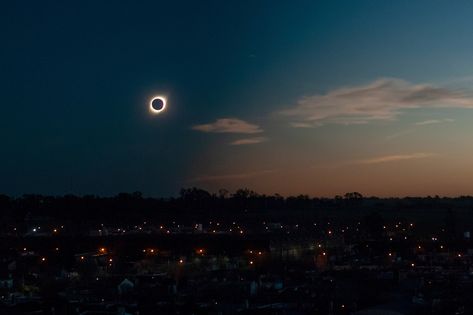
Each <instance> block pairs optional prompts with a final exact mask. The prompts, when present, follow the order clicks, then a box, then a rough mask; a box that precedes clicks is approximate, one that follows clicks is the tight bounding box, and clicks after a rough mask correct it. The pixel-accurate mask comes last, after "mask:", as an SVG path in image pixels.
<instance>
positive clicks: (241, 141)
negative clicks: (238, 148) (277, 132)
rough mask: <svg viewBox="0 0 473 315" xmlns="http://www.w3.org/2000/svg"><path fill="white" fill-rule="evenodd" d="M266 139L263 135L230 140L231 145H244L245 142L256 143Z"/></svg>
mask: <svg viewBox="0 0 473 315" xmlns="http://www.w3.org/2000/svg"><path fill="white" fill-rule="evenodd" d="M267 140H268V139H267V138H265V137H255V138H246V139H239V140H235V141H233V142H231V143H230V144H231V145H246V144H257V143H261V142H265V141H267Z"/></svg>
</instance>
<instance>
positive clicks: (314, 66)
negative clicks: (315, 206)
mask: <svg viewBox="0 0 473 315" xmlns="http://www.w3.org/2000/svg"><path fill="white" fill-rule="evenodd" d="M472 15H473V3H472V2H471V1H461V0H459V1H440V0H438V1H437V0H425V1H423V0H415V1H412V0H411V1H407V0H399V1H379V0H370V1H365V0H359V1H341V0H334V1H302V0H301V1H274V0H272V1H260V0H251V1H250V0H247V1H5V2H2V3H1V4H0V39H1V42H2V45H1V47H2V49H0V95H1V98H0V135H1V146H0V193H4V194H9V195H14V196H19V195H22V194H26V193H40V194H50V195H63V194H71V193H72V194H79V195H84V194H97V195H114V194H117V193H119V192H125V191H126V192H132V191H141V192H143V194H144V195H146V196H154V197H159V196H172V195H176V194H177V193H178V192H179V189H180V188H181V187H193V186H196V187H201V188H204V189H207V190H209V191H212V192H215V191H217V190H218V189H220V188H225V189H228V190H230V191H232V190H235V189H238V188H241V187H247V188H249V189H253V190H255V191H257V192H260V193H266V194H274V193H279V194H281V195H291V194H309V195H311V196H324V197H333V196H335V195H337V194H340V195H342V194H344V193H346V192H350V191H358V192H360V193H362V194H363V195H375V196H380V197H385V196H426V195H441V196H457V195H467V194H470V195H471V194H473V141H472V138H471V136H472V135H473V86H472V83H473V58H471V56H473V41H472V40H471V34H472V32H473V19H472V18H471V17H472ZM155 95H163V96H165V97H166V98H167V106H166V110H165V111H163V112H162V113H160V114H159V115H153V114H152V113H150V111H149V106H148V105H149V104H148V103H149V101H150V99H151V98H152V97H153V96H155Z"/></svg>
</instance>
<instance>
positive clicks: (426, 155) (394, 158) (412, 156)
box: [353, 153, 436, 164]
mask: <svg viewBox="0 0 473 315" xmlns="http://www.w3.org/2000/svg"><path fill="white" fill-rule="evenodd" d="M433 156H436V154H434V153H412V154H397V155H386V156H380V157H375V158H370V159H365V160H359V161H355V162H354V163H353V164H379V163H389V162H398V161H405V160H417V159H425V158H429V157H433Z"/></svg>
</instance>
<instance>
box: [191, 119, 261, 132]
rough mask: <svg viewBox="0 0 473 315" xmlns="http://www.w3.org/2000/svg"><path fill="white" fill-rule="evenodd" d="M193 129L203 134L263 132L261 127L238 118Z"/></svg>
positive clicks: (219, 120) (195, 126) (193, 127)
mask: <svg viewBox="0 0 473 315" xmlns="http://www.w3.org/2000/svg"><path fill="white" fill-rule="evenodd" d="M192 129H193V130H197V131H201V132H214V133H241V134H254V133H261V132H263V129H261V128H260V126H258V125H255V124H251V123H249V122H246V121H244V120H241V119H238V118H220V119H217V120H216V121H215V122H213V123H208V124H201V125H194V126H192Z"/></svg>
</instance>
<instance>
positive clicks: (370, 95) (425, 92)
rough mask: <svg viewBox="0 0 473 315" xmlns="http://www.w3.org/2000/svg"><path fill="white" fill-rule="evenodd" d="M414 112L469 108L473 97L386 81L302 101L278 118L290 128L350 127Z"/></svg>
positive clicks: (401, 81) (450, 90) (464, 93)
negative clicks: (417, 110) (289, 121)
mask: <svg viewBox="0 0 473 315" xmlns="http://www.w3.org/2000/svg"><path fill="white" fill-rule="evenodd" d="M416 108H473V95H471V94H468V93H466V92H465V91H460V90H455V89H448V88H443V87H436V86H433V85H429V84H411V83H409V82H407V81H404V80H400V79H390V78H387V79H378V80H376V81H374V82H372V83H370V84H368V85H363V86H356V87H349V88H339V89H335V90H332V91H329V92H328V93H327V94H323V95H322V94H319V95H313V96H308V97H303V98H301V99H300V100H299V101H298V102H297V104H296V105H294V106H293V107H291V108H288V109H285V110H282V111H280V112H279V114H280V115H283V116H287V117H290V119H291V125H292V126H294V127H299V128H301V127H309V126H311V125H312V126H314V127H317V126H320V125H322V124H327V123H330V124H344V125H351V124H366V123H369V122H372V121H394V120H396V119H397V118H398V117H399V115H400V114H401V113H403V112H404V111H406V110H409V109H416Z"/></svg>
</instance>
